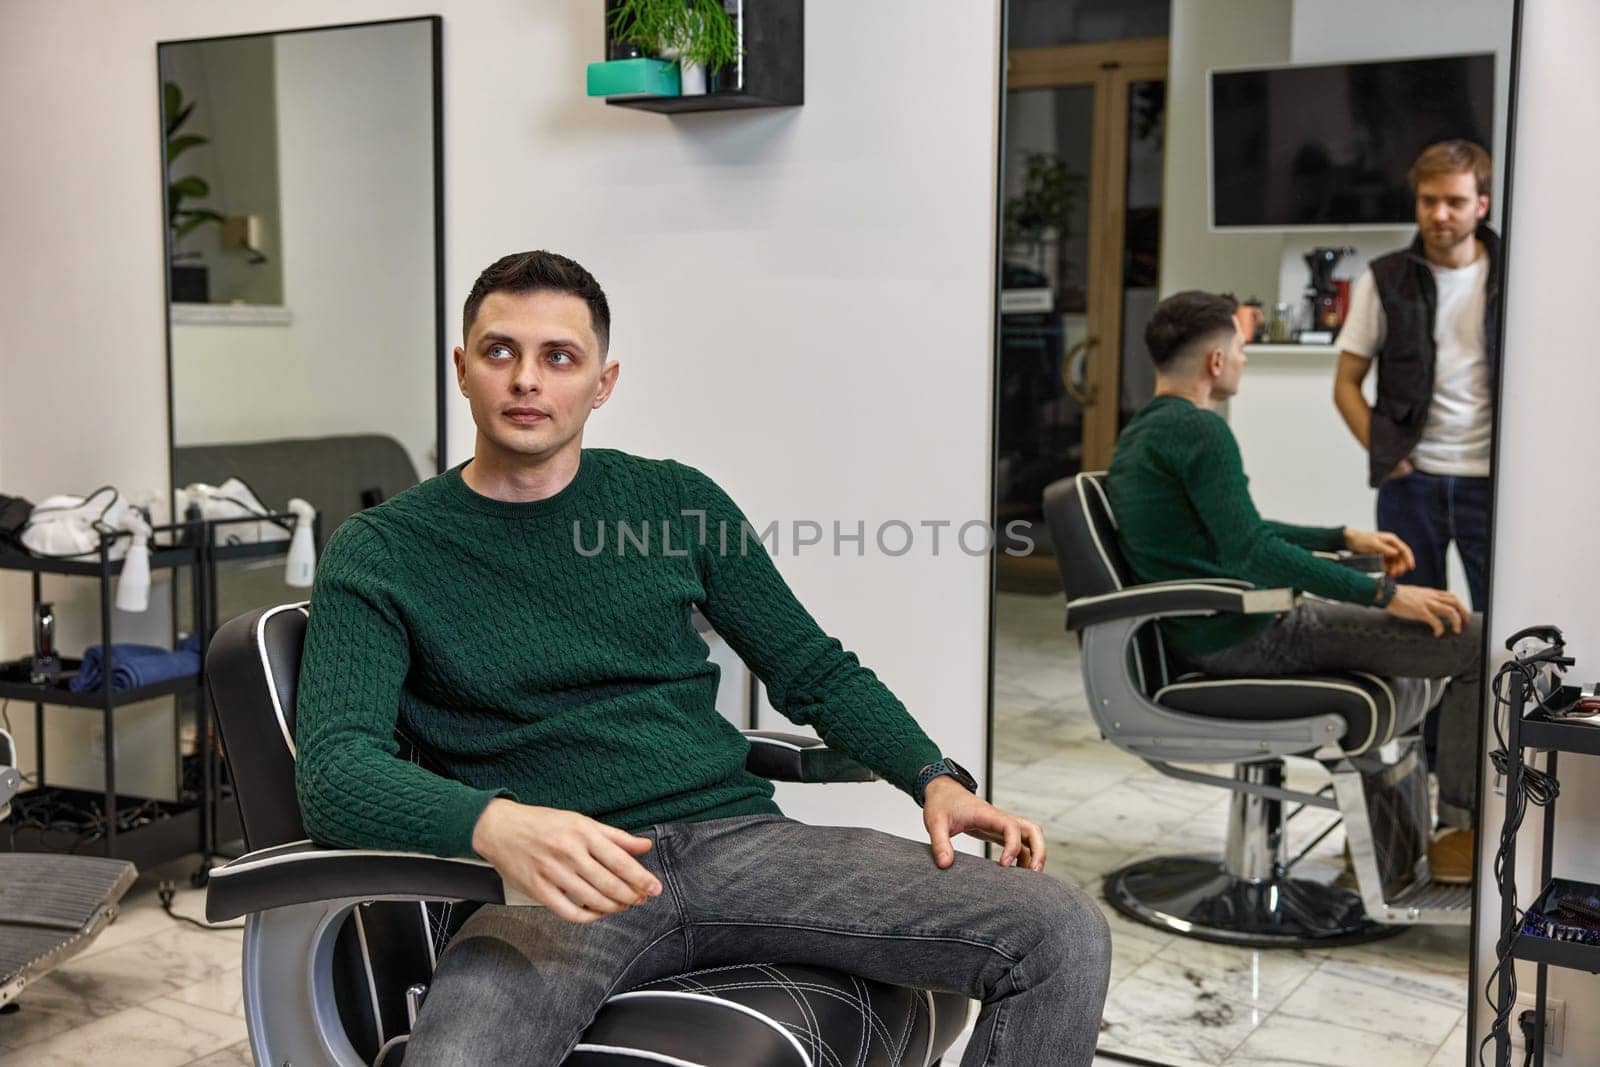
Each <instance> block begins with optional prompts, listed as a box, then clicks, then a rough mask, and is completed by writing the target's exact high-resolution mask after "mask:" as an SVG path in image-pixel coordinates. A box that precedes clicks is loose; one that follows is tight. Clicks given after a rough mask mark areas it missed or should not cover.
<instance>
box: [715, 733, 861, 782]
mask: <svg viewBox="0 0 1600 1067" xmlns="http://www.w3.org/2000/svg"><path fill="white" fill-rule="evenodd" d="M743 733H744V736H745V740H747V741H749V742H750V754H749V755H748V756H746V757H745V761H744V767H745V770H747V771H749V772H750V773H751V774H759V775H760V776H761V777H763V778H770V779H772V780H773V781H774V782H871V781H875V780H877V777H878V776H877V775H875V774H873V773H872V771H871V770H869V769H868V768H866V767H864V766H862V765H861V764H859V763H857V762H856V761H855V760H853V759H851V758H850V757H849V756H846V755H845V754H844V753H842V752H835V751H834V750H833V749H831V748H829V747H828V745H827V743H826V742H825V741H819V740H818V739H817V738H815V737H805V736H803V735H800V734H785V733H778V732H776V731H773V730H745V731H743Z"/></svg>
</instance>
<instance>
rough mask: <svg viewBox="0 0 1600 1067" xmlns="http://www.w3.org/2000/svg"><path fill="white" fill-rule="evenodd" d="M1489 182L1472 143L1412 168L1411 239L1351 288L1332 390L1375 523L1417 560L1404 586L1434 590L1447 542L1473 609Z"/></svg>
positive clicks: (1451, 145)
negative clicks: (1359, 461) (1358, 453)
mask: <svg viewBox="0 0 1600 1067" xmlns="http://www.w3.org/2000/svg"><path fill="white" fill-rule="evenodd" d="M1492 175H1493V165H1492V164H1491V162H1490V160H1489V154H1488V153H1487V152H1485V151H1484V150H1483V149H1482V148H1480V147H1478V146H1477V145H1475V144H1473V143H1472V142H1470V141H1459V140H1458V141H1441V142H1440V143H1438V144H1436V145H1431V146H1429V147H1428V148H1427V150H1425V151H1424V152H1423V153H1422V155H1420V156H1418V157H1417V161H1416V163H1414V164H1413V165H1412V167H1411V174H1410V178H1411V184H1412V187H1413V188H1414V189H1415V190H1416V213H1417V236H1416V239H1415V240H1414V241H1412V243H1411V245H1410V247H1408V248H1405V249H1403V250H1401V251H1397V252H1391V253H1390V254H1388V255H1386V256H1382V257H1380V258H1379V259H1376V260H1374V261H1373V263H1372V266H1371V268H1370V269H1369V270H1368V271H1367V272H1366V273H1365V274H1363V275H1362V276H1361V278H1360V279H1359V280H1358V281H1357V282H1356V285H1355V288H1354V290H1353V291H1352V293H1351V298H1350V313H1349V316H1348V317H1347V319H1346V321H1345V325H1344V329H1343V330H1342V331H1341V332H1340V334H1339V339H1338V347H1339V350H1340V354H1339V369H1338V372H1337V376H1336V379H1335V383H1334V391H1333V396H1334V403H1335V405H1336V406H1337V407H1338V409H1339V413H1340V414H1341V415H1343V416H1344V421H1345V423H1346V424H1347V425H1348V426H1349V427H1350V432H1351V433H1353V434H1355V436H1356V440H1358V441H1360V442H1361V444H1362V446H1363V447H1365V448H1366V449H1367V452H1368V456H1369V457H1370V463H1369V471H1368V474H1369V478H1370V481H1371V484H1372V485H1373V486H1375V487H1377V489H1378V526H1379V527H1380V528H1382V529H1385V530H1393V531H1394V532H1395V533H1397V534H1399V535H1400V537H1401V538H1402V539H1404V540H1405V542H1406V544H1408V545H1410V546H1411V548H1412V551H1413V552H1415V553H1416V557H1417V565H1416V567H1415V569H1413V570H1412V571H1411V572H1410V573H1409V574H1406V575H1402V576H1401V578H1400V580H1401V581H1402V582H1412V583H1415V584H1418V585H1428V586H1433V587H1434V588H1437V589H1443V588H1444V587H1445V584H1446V577H1445V552H1446V550H1447V548H1448V547H1449V545H1450V543H1451V542H1452V541H1453V542H1455V545H1456V550H1457V551H1458V552H1459V553H1460V554H1461V561H1462V563H1463V564H1464V565H1465V568H1466V572H1467V585H1468V588H1469V590H1470V592H1471V596H1472V606H1473V607H1474V608H1475V609H1477V610H1480V611H1481V610H1483V607H1484V601H1485V599H1486V596H1485V594H1486V592H1487V572H1488V563H1489V561H1488V546H1489V523H1488V520H1489V444H1490V442H1489V434H1490V425H1491V421H1492V403H1493V396H1494V381H1495V375H1496V370H1497V365H1498V357H1499V352H1498V347H1497V345H1498V337H1497V336H1496V335H1497V328H1496V327H1497V322H1498V315H1499V294H1500V258H1501V257H1500V240H1499V238H1498V237H1497V236H1496V235H1495V233H1494V231H1493V230H1491V229H1489V227H1488V226H1486V225H1484V224H1483V220H1484V218H1485V217H1487V215H1488V213H1489V190H1490V185H1491V181H1492ZM1374 362H1376V363H1377V365H1378V391H1377V401H1376V403H1375V404H1373V405H1372V406H1371V407H1368V406H1367V402H1366V399H1365V398H1364V397H1363V396H1362V393H1361V384H1362V382H1363V381H1364V380H1365V378H1366V376H1367V371H1368V370H1369V369H1370V368H1371V366H1372V364H1373V363H1374Z"/></svg>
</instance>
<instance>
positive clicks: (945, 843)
mask: <svg viewBox="0 0 1600 1067" xmlns="http://www.w3.org/2000/svg"><path fill="white" fill-rule="evenodd" d="M922 823H923V825H924V826H926V827H927V828H928V840H929V842H930V843H931V844H932V846H933V862H934V863H936V864H938V865H939V867H940V868H941V869H943V868H946V867H949V866H950V865H951V864H952V863H954V862H955V861H956V852H955V848H954V847H953V846H952V845H951V844H950V839H951V838H952V837H954V836H955V835H956V834H970V835H972V836H973V837H976V838H978V839H980V840H983V841H988V842H990V843H992V844H996V845H999V846H1001V849H1000V866H1002V867H1017V866H1022V867H1026V868H1028V869H1029V870H1030V871H1042V870H1044V858H1045V857H1044V853H1045V845H1044V831H1043V830H1041V829H1039V826H1038V824H1036V823H1031V822H1029V821H1028V820H1026V819H1019V818H1017V817H1016V816H1015V815H1009V814H1007V813H1006V812H1003V811H1001V810H1000V809H999V808H997V807H995V806H994V805H993V804H990V803H989V802H988V801H987V800H984V799H983V798H982V797H979V796H974V795H973V794H971V793H969V792H967V791H966V789H964V788H963V787H962V785H961V783H960V782H958V781H956V780H955V779H954V778H949V777H943V778H935V779H934V780H933V781H931V782H929V783H928V787H927V788H926V789H925V790H923V793H922Z"/></svg>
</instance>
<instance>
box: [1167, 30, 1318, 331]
mask: <svg viewBox="0 0 1600 1067" xmlns="http://www.w3.org/2000/svg"><path fill="white" fill-rule="evenodd" d="M1291 10H1292V9H1291V7H1290V5H1288V4H1286V3H1284V2H1283V0H1173V2H1172V34H1171V38H1170V40H1171V45H1170V47H1169V49H1168V58H1167V146H1166V163H1165V169H1166V183H1165V189H1164V195H1163V198H1162V204H1161V287H1160V291H1161V295H1162V296H1170V295H1171V294H1173V293H1176V292H1179V291H1181V290H1184V289H1207V290H1210V291H1212V292H1218V291H1225V290H1226V291H1232V292H1233V293H1235V294H1236V295H1237V296H1238V297H1239V299H1241V300H1243V299H1245V298H1247V297H1250V296H1258V297H1260V298H1261V299H1262V300H1265V301H1267V302H1268V303H1270V302H1271V297H1272V294H1273V293H1274V292H1276V291H1277V279H1278V258H1279V255H1280V254H1281V252H1282V248H1283V238H1282V236H1281V235H1279V234H1272V233H1268V234H1260V233H1213V232H1211V230H1210V228H1209V220H1210V217H1211V210H1210V207H1209V206H1208V201H1207V197H1208V196H1209V195H1210V194H1209V189H1210V184H1209V180H1208V177H1207V167H1208V166H1209V162H1208V161H1209V159H1210V152H1209V150H1208V148H1207V142H1208V140H1209V138H1210V136H1211V132H1210V120H1209V118H1208V116H1207V114H1206V100H1207V90H1206V81H1207V72H1208V71H1210V70H1211V69H1212V68H1213V67H1241V66H1250V65H1254V64H1260V63H1284V62H1287V61H1288V59H1289V30H1290V14H1291Z"/></svg>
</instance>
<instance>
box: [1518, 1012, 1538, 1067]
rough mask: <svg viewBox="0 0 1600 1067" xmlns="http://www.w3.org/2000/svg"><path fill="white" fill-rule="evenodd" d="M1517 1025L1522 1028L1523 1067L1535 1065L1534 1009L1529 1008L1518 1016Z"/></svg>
mask: <svg viewBox="0 0 1600 1067" xmlns="http://www.w3.org/2000/svg"><path fill="white" fill-rule="evenodd" d="M1517 1026H1518V1028H1519V1029H1521V1030H1522V1051H1523V1056H1522V1067H1533V1032H1534V1023H1533V1009H1532V1008H1527V1009H1525V1010H1524V1011H1523V1012H1522V1014H1520V1015H1518V1016H1517Z"/></svg>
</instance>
